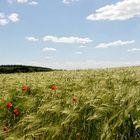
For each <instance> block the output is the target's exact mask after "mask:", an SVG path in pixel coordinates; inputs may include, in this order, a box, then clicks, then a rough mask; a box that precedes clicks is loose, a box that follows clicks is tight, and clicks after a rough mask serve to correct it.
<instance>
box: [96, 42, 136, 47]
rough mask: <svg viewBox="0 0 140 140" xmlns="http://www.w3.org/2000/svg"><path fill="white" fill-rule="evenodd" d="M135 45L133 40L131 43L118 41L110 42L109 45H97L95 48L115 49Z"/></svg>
mask: <svg viewBox="0 0 140 140" xmlns="http://www.w3.org/2000/svg"><path fill="white" fill-rule="evenodd" d="M132 43H135V40H131V41H122V40H118V41H115V42H110V43H101V44H99V45H97V46H96V48H109V47H115V46H116V47H117V46H124V45H128V44H132Z"/></svg>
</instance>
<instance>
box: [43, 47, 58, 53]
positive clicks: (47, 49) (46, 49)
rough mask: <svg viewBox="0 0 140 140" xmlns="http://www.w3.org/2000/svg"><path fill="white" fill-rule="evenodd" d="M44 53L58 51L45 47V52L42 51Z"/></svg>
mask: <svg viewBox="0 0 140 140" xmlns="http://www.w3.org/2000/svg"><path fill="white" fill-rule="evenodd" d="M42 51H43V52H48V51H49V52H50V51H56V49H55V48H48V47H45V48H43V50H42Z"/></svg>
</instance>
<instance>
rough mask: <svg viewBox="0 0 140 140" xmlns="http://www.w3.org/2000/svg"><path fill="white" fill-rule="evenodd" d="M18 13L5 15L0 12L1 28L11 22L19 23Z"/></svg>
mask: <svg viewBox="0 0 140 140" xmlns="http://www.w3.org/2000/svg"><path fill="white" fill-rule="evenodd" d="M18 16H19V15H18V14H17V13H11V14H10V15H5V13H2V12H0V26H5V25H7V24H8V23H10V22H17V21H19V18H18Z"/></svg>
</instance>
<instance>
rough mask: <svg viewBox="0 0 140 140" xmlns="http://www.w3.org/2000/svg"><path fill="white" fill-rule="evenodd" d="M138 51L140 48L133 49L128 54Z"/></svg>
mask: <svg viewBox="0 0 140 140" xmlns="http://www.w3.org/2000/svg"><path fill="white" fill-rule="evenodd" d="M137 51H140V48H132V49H129V50H128V52H137Z"/></svg>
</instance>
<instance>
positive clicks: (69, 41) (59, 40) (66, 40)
mask: <svg viewBox="0 0 140 140" xmlns="http://www.w3.org/2000/svg"><path fill="white" fill-rule="evenodd" d="M43 41H50V42H55V43H67V44H87V43H91V42H92V40H91V39H89V38H80V37H57V36H45V37H44V38H43Z"/></svg>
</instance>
